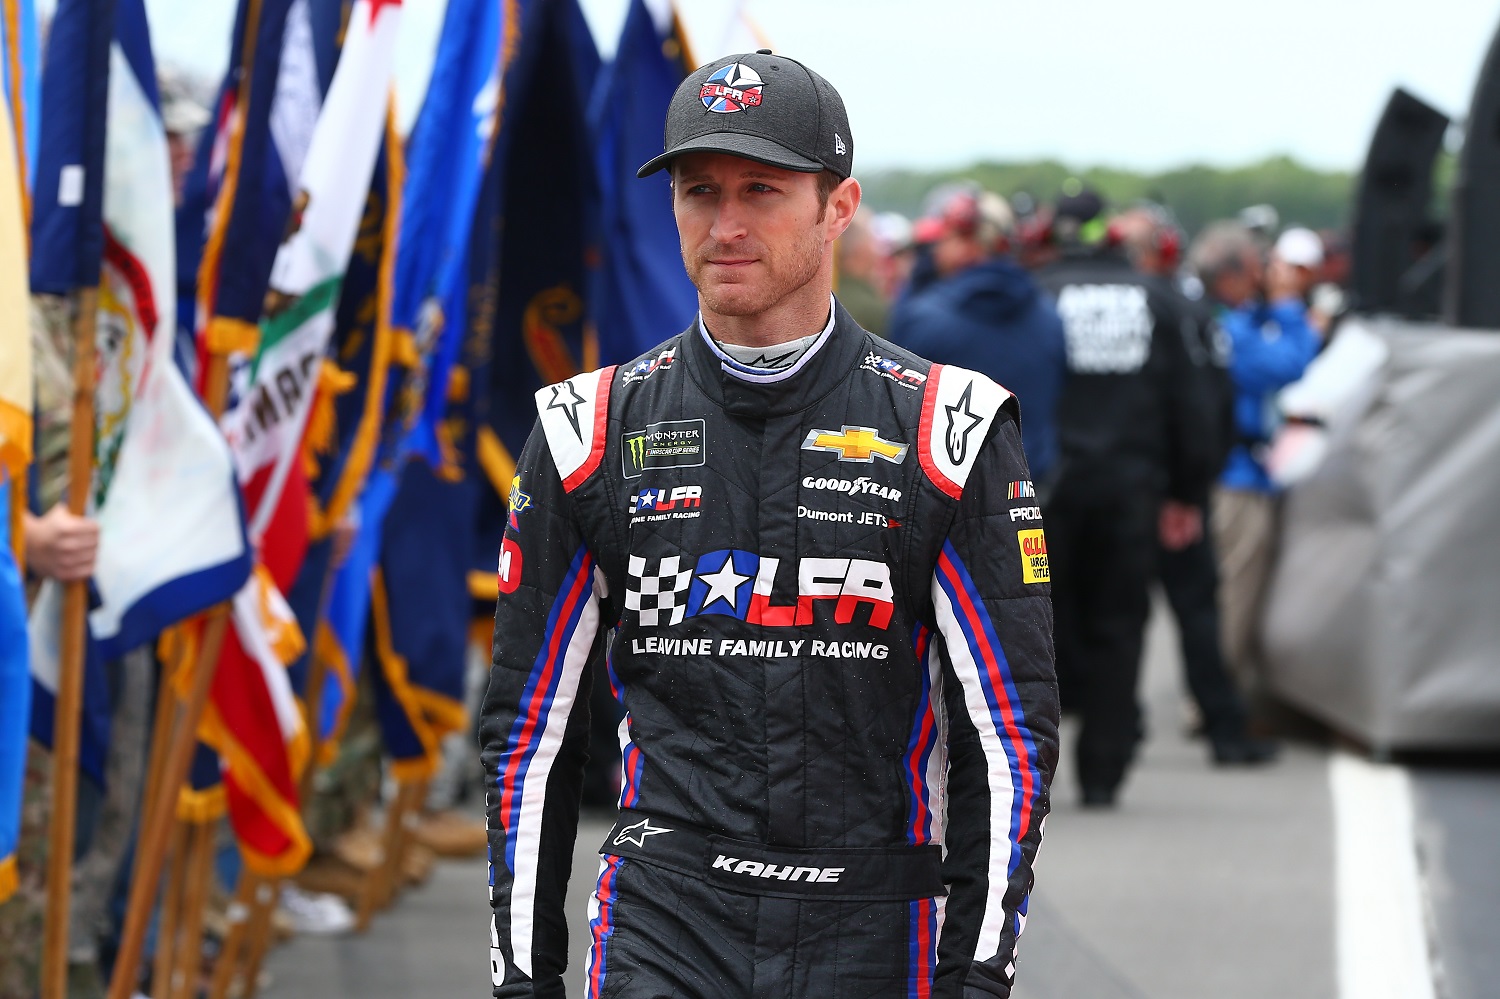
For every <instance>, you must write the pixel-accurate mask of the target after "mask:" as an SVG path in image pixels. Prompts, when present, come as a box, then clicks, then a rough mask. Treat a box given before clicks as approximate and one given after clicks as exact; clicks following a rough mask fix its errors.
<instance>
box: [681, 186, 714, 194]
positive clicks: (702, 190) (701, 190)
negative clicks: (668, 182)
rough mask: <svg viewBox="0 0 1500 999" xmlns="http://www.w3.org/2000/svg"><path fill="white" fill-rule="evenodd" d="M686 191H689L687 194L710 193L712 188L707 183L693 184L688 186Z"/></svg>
mask: <svg viewBox="0 0 1500 999" xmlns="http://www.w3.org/2000/svg"><path fill="white" fill-rule="evenodd" d="M687 193H689V194H711V193H712V188H710V187H709V186H708V185H707V184H694V185H693V186H692V187H690V188H688V190H687Z"/></svg>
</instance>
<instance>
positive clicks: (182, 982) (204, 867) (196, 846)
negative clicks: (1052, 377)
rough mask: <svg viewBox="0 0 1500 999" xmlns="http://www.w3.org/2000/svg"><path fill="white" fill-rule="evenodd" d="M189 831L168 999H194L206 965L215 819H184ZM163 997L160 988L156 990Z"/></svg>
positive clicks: (160, 997)
mask: <svg viewBox="0 0 1500 999" xmlns="http://www.w3.org/2000/svg"><path fill="white" fill-rule="evenodd" d="M180 824H181V825H182V826H183V827H184V828H185V829H187V830H189V832H188V836H187V839H188V841H189V844H190V845H189V846H188V848H187V849H186V850H185V851H183V852H184V853H185V854H186V855H187V857H186V864H187V876H186V878H185V880H184V882H183V888H182V900H181V901H180V902H179V903H178V910H177V920H178V933H179V934H180V936H179V938H178V941H177V946H176V951H175V956H174V960H173V963H174V965H175V966H176V967H175V969H174V970H173V972H172V974H171V976H170V979H169V980H170V981H171V988H170V989H169V990H168V992H167V993H166V997H165V999H192V997H193V996H196V995H197V994H198V972H199V971H200V969H201V967H202V964H203V907H204V905H205V904H206V903H207V901H208V897H207V896H208V879H209V868H210V866H211V864H212V861H213V856H214V854H213V846H214V821H213V820H211V819H210V820H207V821H203V822H198V821H189V820H183V821H182V822H181V823H180ZM153 991H155V992H156V993H157V999H163V997H162V993H161V990H160V989H155V990H153Z"/></svg>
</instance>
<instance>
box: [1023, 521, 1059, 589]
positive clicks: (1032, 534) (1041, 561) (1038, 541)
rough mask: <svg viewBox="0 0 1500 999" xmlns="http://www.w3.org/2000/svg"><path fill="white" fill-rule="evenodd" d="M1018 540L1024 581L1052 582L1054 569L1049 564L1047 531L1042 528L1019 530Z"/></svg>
mask: <svg viewBox="0 0 1500 999" xmlns="http://www.w3.org/2000/svg"><path fill="white" fill-rule="evenodd" d="M1016 541H1017V542H1018V543H1019V544H1020V546H1021V580H1022V582H1026V583H1050V582H1052V570H1051V569H1050V568H1049V567H1048V565H1047V535H1046V533H1045V532H1043V531H1041V530H1035V531H1017V532H1016Z"/></svg>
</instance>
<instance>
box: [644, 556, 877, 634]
mask: <svg viewBox="0 0 1500 999" xmlns="http://www.w3.org/2000/svg"><path fill="white" fill-rule="evenodd" d="M683 562H684V559H683V558H682V556H680V555H670V556H667V557H666V558H658V559H647V558H643V557H641V556H639V555H632V556H630V560H629V564H628V566H627V569H628V579H627V583H626V587H625V609H626V610H630V611H634V612H635V613H636V618H637V620H638V622H639V623H640V625H641V626H642V627H648V628H649V627H662V626H670V625H676V624H681V623H682V622H683V621H685V620H687V619H688V618H691V617H700V616H705V615H710V614H718V615H722V616H725V617H732V618H734V619H736V620H739V621H744V622H746V623H748V624H757V625H761V626H762V627H767V628H790V627H797V626H802V625H809V624H812V623H813V620H814V610H815V608H816V607H817V606H819V605H820V604H822V605H827V604H830V603H831V604H832V605H833V619H834V621H835V622H837V623H838V624H851V623H853V622H854V619H855V616H856V611H858V610H859V608H860V607H866V608H868V614H869V624H870V626H871V627H874V628H886V627H889V626H890V623H891V614H892V612H893V611H894V609H895V590H894V589H893V588H892V586H891V569H890V566H888V565H886V564H885V563H884V562H876V561H873V560H871V559H862V558H804V559H801V560H800V561H799V562H798V563H797V566H796V574H797V602H796V603H794V604H784V605H776V604H772V603H771V594H772V591H773V589H774V586H775V583H776V576H777V572H778V571H779V570H780V568H781V559H777V558H769V557H762V556H760V555H756V554H754V553H752V552H746V551H739V550H738V549H732V548H726V549H720V550H718V551H713V552H709V553H708V554H707V555H704V556H702V557H700V558H699V559H698V560H697V563H696V564H695V565H693V566H692V568H684V567H683Z"/></svg>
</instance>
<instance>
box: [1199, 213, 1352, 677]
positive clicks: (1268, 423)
mask: <svg viewBox="0 0 1500 999" xmlns="http://www.w3.org/2000/svg"><path fill="white" fill-rule="evenodd" d="M1304 234H1305V236H1308V237H1311V240H1308V239H1306V238H1304ZM1316 240H1317V237H1316V235H1314V234H1313V233H1311V232H1308V231H1307V230H1305V229H1301V230H1299V229H1291V230H1288V231H1287V232H1286V233H1284V234H1283V236H1282V238H1281V239H1280V240H1279V241H1278V242H1277V245H1276V247H1275V249H1273V250H1272V252H1271V254H1270V259H1269V261H1268V262H1267V263H1266V264H1265V265H1264V266H1262V263H1261V254H1260V248H1259V246H1258V245H1257V244H1256V243H1255V241H1254V239H1253V237H1252V236H1251V235H1250V234H1249V233H1248V232H1247V231H1244V230H1242V229H1240V228H1239V227H1236V226H1234V224H1232V223H1223V224H1221V225H1219V226H1216V227H1210V230H1208V231H1205V233H1204V236H1203V237H1201V238H1200V241H1199V245H1196V246H1195V247H1194V254H1195V257H1196V258H1197V259H1195V261H1194V263H1195V265H1196V269H1197V271H1198V274H1199V276H1200V277H1201V279H1202V281H1203V284H1204V286H1205V287H1206V288H1207V290H1208V292H1209V295H1210V296H1211V297H1212V298H1213V299H1214V300H1215V301H1216V302H1217V304H1218V306H1219V309H1220V312H1219V322H1220V325H1221V326H1222V328H1223V330H1224V332H1225V333H1226V334H1227V335H1228V338H1229V347H1230V362H1229V373H1230V377H1231V378H1232V379H1233V381H1234V393H1235V395H1234V432H1235V440H1234V444H1233V447H1232V448H1231V449H1230V452H1229V457H1228V460H1227V462H1226V464H1225V468H1224V474H1223V475H1222V476H1221V478H1220V480H1219V487H1218V489H1217V490H1216V491H1215V494H1214V498H1213V511H1212V522H1213V529H1214V544H1215V546H1216V548H1217V550H1218V554H1219V577H1220V606H1221V608H1222V610H1223V624H1222V628H1223V640H1224V655H1225V659H1226V661H1227V662H1228V664H1229V667H1230V669H1231V671H1232V672H1233V673H1234V674H1235V675H1236V677H1237V678H1238V679H1239V681H1240V684H1241V686H1242V688H1244V689H1245V690H1246V692H1247V694H1249V696H1250V701H1251V703H1252V705H1254V703H1255V702H1256V701H1257V699H1258V695H1259V694H1260V686H1261V684H1260V683H1259V677H1258V675H1257V672H1256V670H1255V669H1254V651H1255V650H1254V638H1255V631H1256V626H1257V623H1258V621H1259V617H1260V609H1261V604H1262V602H1263V598H1264V593H1265V589H1266V585H1267V583H1268V581H1269V579H1270V572H1271V561H1272V554H1273V542H1274V531H1275V515H1276V493H1277V487H1276V485H1275V483H1273V482H1272V481H1271V477H1270V474H1269V473H1268V472H1267V471H1266V466H1265V460H1264V455H1265V452H1266V449H1267V448H1268V447H1269V446H1270V443H1271V438H1272V435H1273V434H1274V433H1275V431H1276V428H1277V426H1278V425H1279V423H1280V416H1279V413H1278V411H1277V408H1276V397H1277V393H1279V392H1280V391H1281V389H1282V388H1284V387H1285V386H1287V385H1289V384H1291V383H1292V382H1294V381H1296V380H1297V379H1299V378H1301V377H1302V373H1303V371H1305V370H1306V368H1307V365H1308V364H1309V363H1310V362H1311V361H1312V359H1313V358H1314V357H1316V356H1317V354H1318V351H1319V350H1320V349H1321V348H1322V345H1323V341H1322V337H1321V336H1320V335H1319V333H1318V331H1317V330H1316V329H1315V328H1314V327H1313V326H1312V325H1311V324H1310V323H1309V322H1308V318H1307V307H1306V305H1305V304H1304V300H1303V296H1304V295H1305V294H1306V293H1307V289H1308V288H1309V287H1310V286H1311V283H1312V280H1313V271H1314V269H1315V268H1316V267H1317V265H1318V264H1319V263H1320V262H1321V256H1322V252H1321V245H1320V244H1316Z"/></svg>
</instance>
